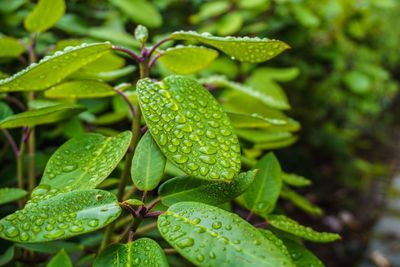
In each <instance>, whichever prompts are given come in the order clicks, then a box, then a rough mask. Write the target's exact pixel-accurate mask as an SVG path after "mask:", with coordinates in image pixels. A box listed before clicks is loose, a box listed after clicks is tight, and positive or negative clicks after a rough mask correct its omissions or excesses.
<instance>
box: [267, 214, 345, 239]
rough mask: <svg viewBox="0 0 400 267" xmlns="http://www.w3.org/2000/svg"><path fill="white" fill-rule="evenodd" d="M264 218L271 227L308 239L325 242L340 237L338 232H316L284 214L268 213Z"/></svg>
mask: <svg viewBox="0 0 400 267" xmlns="http://www.w3.org/2000/svg"><path fill="white" fill-rule="evenodd" d="M266 219H267V220H268V222H269V224H271V225H272V226H273V227H275V228H277V229H279V230H282V231H284V232H288V233H291V234H293V235H295V236H298V237H301V238H304V239H306V240H309V241H313V242H320V243H326V242H332V241H336V240H338V239H340V236H339V235H338V234H334V233H327V232H317V231H315V230H313V229H312V228H310V227H307V226H303V225H300V224H299V223H298V222H296V221H295V220H292V219H290V218H288V217H286V216H284V215H268V216H267V217H266Z"/></svg>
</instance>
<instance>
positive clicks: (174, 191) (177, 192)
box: [158, 170, 257, 206]
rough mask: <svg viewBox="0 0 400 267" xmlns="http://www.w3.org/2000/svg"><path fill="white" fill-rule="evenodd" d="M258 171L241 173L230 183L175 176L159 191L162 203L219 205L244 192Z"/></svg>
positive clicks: (168, 204)
mask: <svg viewBox="0 0 400 267" xmlns="http://www.w3.org/2000/svg"><path fill="white" fill-rule="evenodd" d="M256 173H257V171H256V170H255V171H248V172H245V173H240V174H239V175H238V176H236V177H235V178H234V179H233V181H232V182H231V183H229V184H227V183H224V182H213V181H206V180H201V179H196V178H192V177H190V176H182V177H175V178H172V179H169V180H168V181H166V182H165V183H163V184H162V185H161V186H160V189H159V190H158V192H159V195H160V197H161V201H162V203H163V204H164V205H166V206H171V205H172V204H175V203H177V202H181V201H196V202H202V203H206V204H209V205H219V204H222V203H225V202H227V201H231V200H233V199H234V198H236V197H237V196H239V195H240V194H242V193H243V192H244V191H245V190H246V189H247V188H248V187H249V186H250V184H251V183H252V182H253V180H254V176H255V174H256Z"/></svg>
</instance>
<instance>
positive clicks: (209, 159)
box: [199, 155, 217, 164]
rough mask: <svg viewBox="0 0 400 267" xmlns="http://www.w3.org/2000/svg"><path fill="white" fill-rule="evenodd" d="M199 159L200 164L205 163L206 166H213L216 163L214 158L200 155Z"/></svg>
mask: <svg viewBox="0 0 400 267" xmlns="http://www.w3.org/2000/svg"><path fill="white" fill-rule="evenodd" d="M199 159H200V160H201V161H202V162H204V163H207V164H215V163H216V162H217V161H216V160H215V158H214V157H210V156H207V155H201V156H200V157H199Z"/></svg>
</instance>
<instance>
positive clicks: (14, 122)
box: [0, 104, 86, 128]
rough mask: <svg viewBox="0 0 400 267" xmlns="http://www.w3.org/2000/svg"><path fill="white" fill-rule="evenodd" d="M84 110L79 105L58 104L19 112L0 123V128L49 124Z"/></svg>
mask: <svg viewBox="0 0 400 267" xmlns="http://www.w3.org/2000/svg"><path fill="white" fill-rule="evenodd" d="M84 110H86V108H85V107H83V106H81V105H74V104H60V105H54V106H49V107H44V108H40V109H36V110H29V111H25V112H21V113H18V114H15V115H12V116H9V117H7V118H5V119H4V120H2V121H0V128H18V127H26V126H29V127H31V126H35V125H42V124H50V123H54V122H57V121H61V120H65V119H67V118H71V117H73V116H75V115H77V114H79V113H81V112H82V111H84Z"/></svg>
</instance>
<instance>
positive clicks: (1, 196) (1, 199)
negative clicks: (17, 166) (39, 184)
mask: <svg viewBox="0 0 400 267" xmlns="http://www.w3.org/2000/svg"><path fill="white" fill-rule="evenodd" d="M26 194H27V192H26V191H25V190H22V189H20V188H7V187H5V188H0V205H3V204H5V203H8V202H12V201H15V200H18V199H21V198H23V197H24V196H26Z"/></svg>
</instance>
